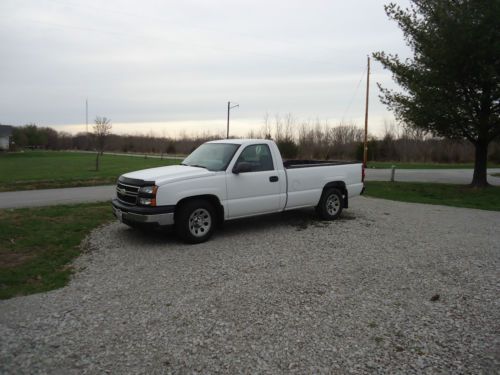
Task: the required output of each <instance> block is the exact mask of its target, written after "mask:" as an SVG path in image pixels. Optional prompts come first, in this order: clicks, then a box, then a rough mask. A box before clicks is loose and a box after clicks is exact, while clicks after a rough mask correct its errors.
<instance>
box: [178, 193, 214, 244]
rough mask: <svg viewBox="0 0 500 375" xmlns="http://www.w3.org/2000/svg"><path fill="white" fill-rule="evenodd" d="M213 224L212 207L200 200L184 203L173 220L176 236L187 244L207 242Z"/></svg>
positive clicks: (212, 229) (212, 230)
mask: <svg viewBox="0 0 500 375" xmlns="http://www.w3.org/2000/svg"><path fill="white" fill-rule="evenodd" d="M215 224H216V220H215V210H214V207H213V205H212V204H211V203H210V202H207V201H205V200H201V199H196V200H192V201H188V202H186V203H184V204H183V205H182V206H181V207H180V208H179V213H178V215H177V216H176V219H175V229H176V232H177V234H178V235H179V237H181V238H182V239H183V240H184V241H185V242H188V243H201V242H205V241H207V240H208V239H209V238H210V237H211V236H212V234H213V232H214V229H215Z"/></svg>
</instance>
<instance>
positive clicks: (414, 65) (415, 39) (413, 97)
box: [373, 0, 500, 187]
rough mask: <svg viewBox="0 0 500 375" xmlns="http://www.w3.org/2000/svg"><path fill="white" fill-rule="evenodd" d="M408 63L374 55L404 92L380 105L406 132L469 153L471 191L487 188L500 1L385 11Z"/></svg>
mask: <svg viewBox="0 0 500 375" xmlns="http://www.w3.org/2000/svg"><path fill="white" fill-rule="evenodd" d="M385 11H386V13H387V15H388V17H389V18H390V19H392V20H394V21H396V22H397V24H398V26H399V27H400V29H401V30H402V31H403V33H404V38H405V40H406V43H407V44H408V46H409V47H410V48H411V50H412V52H413V57H412V58H410V59H406V60H402V59H400V58H399V57H398V56H397V55H391V54H386V53H384V52H377V53H374V54H373V57H374V58H375V59H376V60H378V61H379V62H380V63H382V65H383V66H384V68H386V69H389V70H390V71H391V72H392V74H393V79H394V80H395V81H396V82H397V83H398V84H399V85H400V86H401V87H402V88H403V92H399V91H395V90H390V89H387V88H383V87H382V86H381V85H380V84H379V88H380V90H381V95H380V98H381V101H382V102H383V103H384V104H386V105H387V107H388V108H389V109H390V110H392V111H394V113H395V115H396V117H397V118H398V120H400V121H402V122H404V123H406V124H408V125H409V126H411V127H412V128H415V129H421V130H424V131H426V132H429V133H431V134H433V135H436V136H440V137H445V138H449V139H467V140H468V141H470V142H471V143H472V144H473V145H474V147H475V163H474V176H473V179H472V183H471V186H474V187H485V186H488V182H487V178H486V167H487V159H488V145H489V144H490V142H492V141H493V140H495V139H499V138H500V116H499V112H500V99H499V98H500V27H498V20H499V19H500V0H411V5H410V8H408V9H402V8H401V7H400V6H397V5H395V4H393V3H391V4H389V5H386V6H385Z"/></svg>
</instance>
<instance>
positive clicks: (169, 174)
mask: <svg viewBox="0 0 500 375" xmlns="http://www.w3.org/2000/svg"><path fill="white" fill-rule="evenodd" d="M214 174H215V172H212V171H209V170H208V169H205V168H199V167H189V166H187V165H169V166H166V167H158V168H150V169H142V170H140V171H135V172H130V173H125V174H124V175H123V177H127V178H133V179H138V180H143V181H154V182H155V183H156V185H163V184H166V183H169V182H175V181H180V180H189V179H192V178H199V177H205V176H212V175H214Z"/></svg>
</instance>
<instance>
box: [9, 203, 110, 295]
mask: <svg viewBox="0 0 500 375" xmlns="http://www.w3.org/2000/svg"><path fill="white" fill-rule="evenodd" d="M112 218H113V216H112V214H111V208H110V205H109V203H93V204H80V205H72V206H52V207H42V208H22V209H16V210H0V299H6V298H11V297H15V296H20V295H26V294H32V293H38V292H44V291H48V290H52V289H56V288H60V287H63V286H64V285H66V283H67V282H68V280H69V278H70V275H71V273H72V268H71V265H70V262H71V261H72V260H73V259H74V258H75V257H77V256H78V255H79V254H80V253H81V251H82V249H81V248H80V243H81V242H82V240H83V239H84V238H85V236H86V235H87V234H88V233H89V232H90V231H91V230H92V229H94V228H96V227H97V226H99V225H100V224H103V223H106V222H108V221H109V220H111V219H112Z"/></svg>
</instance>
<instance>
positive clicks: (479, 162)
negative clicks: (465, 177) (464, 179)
mask: <svg viewBox="0 0 500 375" xmlns="http://www.w3.org/2000/svg"><path fill="white" fill-rule="evenodd" d="M474 146H475V148H476V158H475V160H474V175H473V177H472V182H471V184H470V186H471V187H477V188H483V187H487V186H490V185H489V184H488V180H487V178H486V168H487V164H488V142H484V141H481V140H478V141H476V143H475V144H474Z"/></svg>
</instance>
